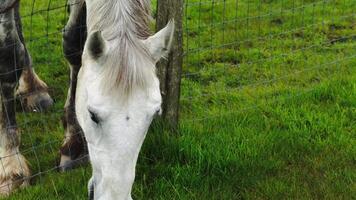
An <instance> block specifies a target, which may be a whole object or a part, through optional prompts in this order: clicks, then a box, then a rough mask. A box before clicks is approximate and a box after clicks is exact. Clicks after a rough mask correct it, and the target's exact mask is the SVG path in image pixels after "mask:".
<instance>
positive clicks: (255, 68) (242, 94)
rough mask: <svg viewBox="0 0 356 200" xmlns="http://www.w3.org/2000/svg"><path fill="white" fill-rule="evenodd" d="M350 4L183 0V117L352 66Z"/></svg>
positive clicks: (219, 112) (250, 104) (279, 92)
mask: <svg viewBox="0 0 356 200" xmlns="http://www.w3.org/2000/svg"><path fill="white" fill-rule="evenodd" d="M355 6H356V4H355V1H347V0H345V1H328V0H322V1H308V0H294V1H291V0H280V1H274V0H209V1H204V0H187V1H186V2H185V22H184V30H185V31H184V37H185V41H184V42H185V43H184V45H185V46H184V48H185V57H184V61H185V62H184V63H185V64H184V75H183V84H182V88H183V92H182V100H181V102H182V105H183V113H182V115H183V117H182V120H189V121H192V122H195V121H197V120H200V119H206V118H218V117H221V116H226V115H227V116H229V114H234V113H236V112H244V110H246V109H248V108H250V109H256V108H257V107H260V106H263V105H264V104H269V103H273V102H274V101H279V100H282V99H284V98H286V97H287V98H293V97H294V96H295V95H296V96H298V95H304V94H306V93H308V92H312V91H314V90H315V88H317V87H318V84H319V83H320V82H322V81H324V80H326V79H332V78H333V77H335V75H338V73H339V72H340V71H343V70H351V68H352V66H354V65H355V52H354V51H353V50H352V49H354V48H355V42H354V41H355V37H356V35H355V12H354V10H355ZM280 98H281V99H280ZM199 104H203V105H205V106H202V107H199V106H196V105H199Z"/></svg>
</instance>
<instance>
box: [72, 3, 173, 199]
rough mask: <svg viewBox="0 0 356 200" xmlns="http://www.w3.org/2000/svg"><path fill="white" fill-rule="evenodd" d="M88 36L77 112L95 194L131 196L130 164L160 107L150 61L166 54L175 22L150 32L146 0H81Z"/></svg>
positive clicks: (101, 196)
mask: <svg viewBox="0 0 356 200" xmlns="http://www.w3.org/2000/svg"><path fill="white" fill-rule="evenodd" d="M85 3H86V9H87V30H88V38H87V40H86V43H85V47H84V52H83V55H82V68H81V69H80V72H79V75H78V85H77V92H76V101H75V106H76V114H77V118H78V122H79V124H80V126H81V127H82V129H83V131H84V135H85V137H86V140H87V143H88V150H89V157H90V161H91V164H92V167H93V175H92V178H91V180H90V181H89V190H90V191H91V194H90V195H91V196H92V198H94V199H103V200H111V199H112V200H120V199H124V200H126V199H132V198H131V188H132V185H133V182H134V179H135V166H136V162H137V157H138V154H139V152H140V149H141V146H142V143H143V141H144V139H145V136H146V133H147V130H148V128H149V126H150V124H151V122H152V119H153V117H154V116H155V114H157V113H160V111H161V102H162V98H161V93H160V86H159V85H160V84H159V80H158V78H157V75H156V69H155V64H156V62H157V61H158V60H159V59H161V58H162V57H164V56H166V55H167V54H168V51H169V49H170V46H171V43H172V40H173V34H174V22H173V21H171V22H169V23H168V25H167V26H166V27H165V28H164V29H162V30H161V31H160V32H158V33H157V34H155V35H153V36H150V35H149V22H150V0H86V1H85Z"/></svg>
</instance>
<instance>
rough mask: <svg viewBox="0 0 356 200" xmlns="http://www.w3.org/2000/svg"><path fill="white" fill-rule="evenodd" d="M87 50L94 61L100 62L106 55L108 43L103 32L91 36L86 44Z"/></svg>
mask: <svg viewBox="0 0 356 200" xmlns="http://www.w3.org/2000/svg"><path fill="white" fill-rule="evenodd" d="M86 50H87V52H88V55H89V56H90V57H91V58H92V59H94V60H98V59H99V58H101V57H102V56H103V55H104V53H105V50H106V43H105V40H104V38H103V36H102V34H101V31H96V32H93V33H92V34H90V35H89V37H88V40H87V43H86Z"/></svg>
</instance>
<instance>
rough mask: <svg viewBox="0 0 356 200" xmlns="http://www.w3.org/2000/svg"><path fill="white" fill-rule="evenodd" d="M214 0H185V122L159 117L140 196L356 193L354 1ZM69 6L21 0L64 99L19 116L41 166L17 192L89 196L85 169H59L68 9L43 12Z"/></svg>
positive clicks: (25, 142)
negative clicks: (172, 125) (168, 123)
mask: <svg viewBox="0 0 356 200" xmlns="http://www.w3.org/2000/svg"><path fill="white" fill-rule="evenodd" d="M49 2H50V4H49ZM199 2H200V3H199ZM214 2H215V3H214V4H213V3H212V1H211V0H203V1H199V0H189V1H188V0H187V1H186V3H187V6H186V10H185V11H186V13H185V20H184V30H185V31H184V37H185V41H184V48H185V51H186V56H185V59H184V76H183V81H182V98H181V123H180V129H179V132H178V134H175V135H174V134H173V135H172V134H171V133H169V132H168V131H165V129H164V128H163V127H162V126H161V125H159V123H155V124H153V126H152V128H151V130H150V132H149V134H148V136H147V139H146V141H145V144H144V147H143V149H142V152H141V154H140V158H139V161H138V165H137V176H136V182H135V184H134V189H133V196H134V198H135V199H355V198H356V184H355V183H356V167H355V166H356V142H355V139H356V138H355V136H356V135H355V133H356V120H355V119H356V57H355V56H356V16H355V10H356V3H355V1H353V0H342V1H328V0H325V1H312V0H297V1H291V0H283V1H275V0H261V1H257V0H249V1H248V0H241V1H238V4H236V1H235V0H226V1H214ZM224 2H225V3H224ZM293 2H294V3H293ZM154 3H155V2H154ZM63 4H64V0H61V1H60V0H52V1H47V0H46V1H45V0H42V1H36V2H35V4H34V6H33V1H32V0H26V1H22V15H23V16H24V18H23V21H24V30H25V36H26V38H27V41H28V43H27V45H28V46H29V49H30V51H31V54H32V57H33V60H34V64H35V68H36V71H37V72H38V73H39V75H40V76H41V77H42V78H43V79H44V80H45V81H46V82H47V83H48V85H49V87H50V88H51V90H50V93H51V95H52V96H53V97H54V98H55V100H56V104H55V106H54V108H52V110H51V111H49V112H48V113H44V114H38V113H19V114H18V121H19V124H20V126H21V129H22V134H23V135H22V146H21V149H22V151H23V152H24V154H25V156H26V157H27V158H28V159H29V161H30V164H31V168H32V171H33V173H34V174H36V173H39V172H45V173H40V174H39V175H38V176H36V177H35V178H34V180H33V182H34V184H33V185H32V186H31V187H29V188H27V189H24V190H21V191H18V192H16V193H14V194H13V195H12V196H11V197H10V198H9V199H26V200H27V199H86V184H87V180H88V179H89V177H90V174H91V171H90V167H89V166H87V167H83V168H80V169H77V170H74V171H72V172H68V173H58V172H56V171H54V170H53V168H54V167H55V164H56V159H58V149H59V146H60V144H61V141H62V138H63V132H64V130H63V128H62V126H61V122H60V118H61V116H62V108H63V105H64V100H65V96H66V90H67V87H68V85H67V83H68V73H69V72H68V67H67V64H66V61H65V60H64V58H63V54H62V49H61V34H60V31H61V29H62V28H63V24H64V23H65V21H66V14H65V9H64V8H58V9H50V10H51V11H49V12H47V11H46V10H47V9H48V8H57V7H61V6H63ZM237 5H238V6H237ZM41 10H43V11H41ZM31 13H33V14H32V15H31ZM236 19H237V20H236ZM20 110H21V109H20Z"/></svg>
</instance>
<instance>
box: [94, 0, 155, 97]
mask: <svg viewBox="0 0 356 200" xmlns="http://www.w3.org/2000/svg"><path fill="white" fill-rule="evenodd" d="M87 6H88V8H87V10H88V12H87V13H90V14H89V15H88V17H87V26H88V34H89V35H90V33H93V32H95V31H101V33H102V36H103V38H104V40H106V41H107V47H108V49H107V50H106V54H105V57H104V59H103V60H102V61H101V62H100V64H101V65H102V66H103V69H102V70H103V71H102V73H103V74H102V75H103V76H104V77H105V82H103V83H102V88H103V91H106V92H112V91H120V92H124V93H126V94H128V93H130V92H131V91H132V90H133V88H135V87H140V88H145V86H147V85H149V84H150V82H152V81H153V79H154V77H155V63H154V61H153V60H152V58H151V56H150V55H149V53H148V51H147V49H146V47H145V46H144V45H143V42H142V40H144V39H147V38H148V37H149V36H150V31H149V23H150V0H116V1H107V0H98V1H87ZM121 95H122V94H121Z"/></svg>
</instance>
